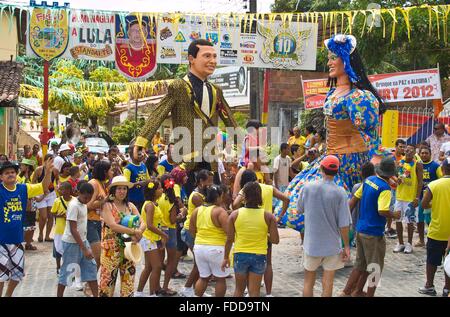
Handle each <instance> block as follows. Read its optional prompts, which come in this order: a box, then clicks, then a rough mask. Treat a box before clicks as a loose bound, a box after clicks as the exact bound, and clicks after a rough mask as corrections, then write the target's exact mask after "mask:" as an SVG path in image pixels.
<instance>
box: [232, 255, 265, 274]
mask: <svg viewBox="0 0 450 317" xmlns="http://www.w3.org/2000/svg"><path fill="white" fill-rule="evenodd" d="M266 263H267V256H266V255H265V254H253V253H235V254H234V264H233V267H234V273H236V274H247V273H250V272H251V273H254V274H259V275H262V274H264V272H265V271H266Z"/></svg>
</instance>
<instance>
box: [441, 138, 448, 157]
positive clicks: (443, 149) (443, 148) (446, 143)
mask: <svg viewBox="0 0 450 317" xmlns="http://www.w3.org/2000/svg"><path fill="white" fill-rule="evenodd" d="M441 152H444V155H445V157H449V156H450V142H445V143H444V144H442V146H441Z"/></svg>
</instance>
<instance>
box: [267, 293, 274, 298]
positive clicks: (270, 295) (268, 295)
mask: <svg viewBox="0 0 450 317" xmlns="http://www.w3.org/2000/svg"><path fill="white" fill-rule="evenodd" d="M265 297H274V296H273V295H272V294H266V296H265Z"/></svg>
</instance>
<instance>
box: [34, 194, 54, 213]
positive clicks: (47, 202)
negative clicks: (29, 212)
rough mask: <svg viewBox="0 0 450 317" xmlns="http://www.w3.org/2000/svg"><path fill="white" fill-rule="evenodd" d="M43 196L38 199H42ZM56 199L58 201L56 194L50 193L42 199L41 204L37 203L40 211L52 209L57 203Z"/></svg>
mask: <svg viewBox="0 0 450 317" xmlns="http://www.w3.org/2000/svg"><path fill="white" fill-rule="evenodd" d="M41 197H42V196H39V197H38V198H41ZM55 199H56V192H55V191H53V192H51V193H48V194H47V195H46V196H45V198H44V199H42V200H41V201H40V202H36V207H37V208H38V209H41V208H47V207H52V206H53V204H54V203H55Z"/></svg>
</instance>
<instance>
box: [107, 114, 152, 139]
mask: <svg viewBox="0 0 450 317" xmlns="http://www.w3.org/2000/svg"><path fill="white" fill-rule="evenodd" d="M144 123H145V121H144V120H143V119H141V120H139V121H138V122H137V123H136V121H134V120H132V119H126V120H125V121H124V122H122V124H120V125H118V126H115V127H113V129H112V131H113V140H114V142H116V143H117V144H130V141H131V140H132V139H133V138H134V137H135V135H137V133H139V130H140V129H141V128H142V127H143V126H144Z"/></svg>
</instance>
